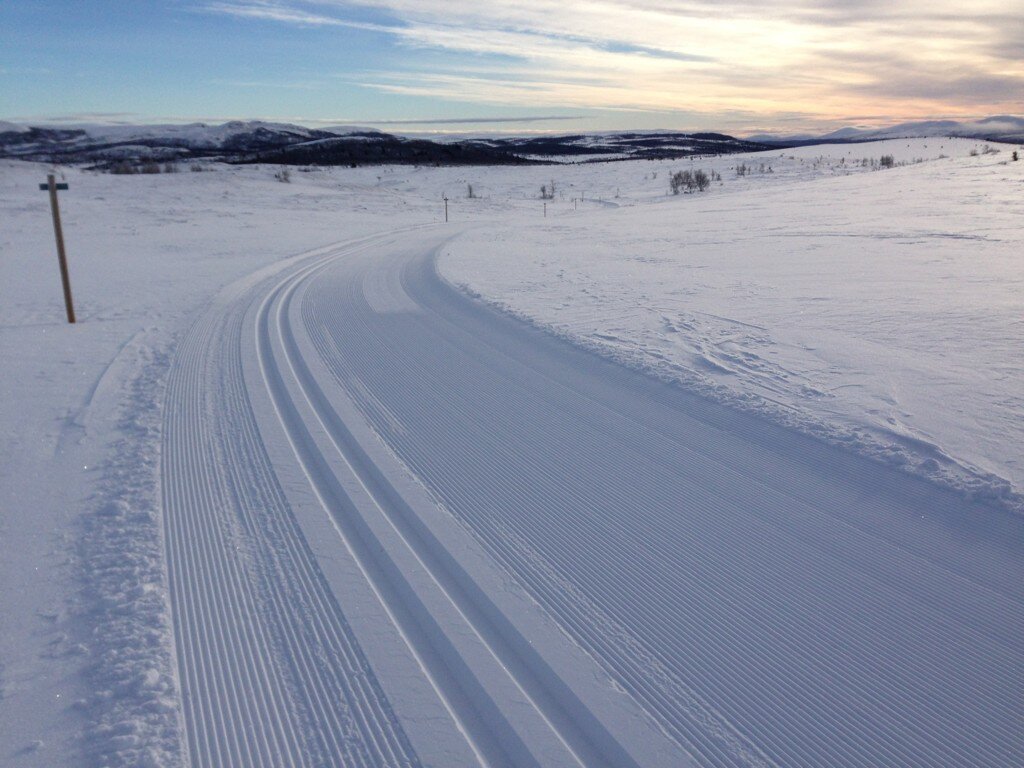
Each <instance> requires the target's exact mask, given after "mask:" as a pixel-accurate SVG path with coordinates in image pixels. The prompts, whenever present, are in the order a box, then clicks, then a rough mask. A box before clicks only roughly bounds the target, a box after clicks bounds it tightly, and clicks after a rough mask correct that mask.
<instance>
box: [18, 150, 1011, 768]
mask: <svg viewBox="0 0 1024 768" xmlns="http://www.w3.org/2000/svg"><path fill="white" fill-rule="evenodd" d="M972 151H974V152H976V153H977V154H974V155H972V154H971V152H972ZM982 151H983V142H980V141H979V142H969V141H965V140H956V141H948V140H942V139H939V140H920V141H906V140H900V141H890V142H887V143H884V144H880V145H866V146H865V145H857V146H849V147H836V146H832V147H824V148H823V147H806V148H801V149H795V150H786V151H784V152H780V151H775V152H771V153H761V154H755V155H746V156H736V157H721V158H715V159H707V158H704V159H699V160H693V161H691V160H689V159H686V160H677V161H672V162H659V161H654V162H644V163H612V164H592V165H569V166H528V167H467V168H433V167H420V168H415V167H412V166H404V167H387V166H383V167H365V168H364V167H360V168H354V169H352V168H348V167H342V168H332V169H320V170H313V171H300V170H298V169H293V171H292V174H291V182H290V183H287V184H283V183H280V182H279V181H277V180H275V173H276V172H277V171H279V169H278V168H275V167H261V166H246V167H239V166H224V165H218V164H213V163H204V164H203V165H202V166H200V167H203V168H205V169H206V171H207V172H203V173H178V174H167V175H165V174H160V175H152V176H140V175H131V176H117V175H107V174H100V173H92V172H87V171H83V170H81V169H74V168H71V169H68V168H63V169H58V170H59V172H60V173H61V174H62V177H63V180H65V181H67V182H68V183H69V186H70V189H69V190H67V192H61V193H60V194H61V204H62V206H63V214H64V224H65V235H66V238H67V242H68V250H69V256H70V262H71V276H72V281H73V285H74V289H75V298H76V302H77V306H78V310H79V320H80V322H79V324H78V325H75V326H68V325H67V324H66V323H65V322H64V320H63V310H62V306H61V294H60V288H59V281H58V277H57V270H56V265H55V264H54V263H53V262H54V260H55V259H54V256H53V241H52V237H53V234H52V229H51V222H50V218H49V211H48V208H47V205H48V203H47V197H46V195H45V194H44V193H42V192H40V191H39V189H38V183H39V182H40V181H41V180H43V178H45V174H46V173H47V172H48V170H50V166H48V165H44V164H33V163H24V162H20V161H0V209H2V210H3V219H2V226H0V252H2V258H0V358H2V359H3V361H4V366H3V376H2V377H0V387H2V394H3V397H2V398H0V508H2V510H3V513H2V515H0V541H2V542H3V545H2V546H3V556H2V557H0V583H2V584H3V585H4V587H5V588H4V590H3V591H2V594H0V627H2V628H3V631H2V632H0V763H4V764H7V763H10V764H11V765H17V766H33V767H36V766H46V767H47V768H52V767H53V766H71V765H80V764H83V763H85V764H95V765H132V766H134V765H142V764H149V765H179V764H182V763H184V762H186V760H187V759H188V757H191V759H192V761H193V762H192V764H195V765H198V764H203V763H205V762H209V763H217V764H220V765H239V766H243V765H244V766H251V765H268V766H271V765H280V764H295V765H302V764H310V765H322V764H331V763H333V762H337V761H338V760H342V761H344V762H346V764H353V765H360V764H363V765H381V764H386V765H391V764H401V763H402V762H403V761H405V762H406V763H411V764H416V760H417V759H419V760H420V761H421V762H422V763H423V764H431V763H433V764H435V765H463V764H472V763H473V761H474V760H475V761H477V762H480V761H481V760H489V761H490V762H492V763H501V762H503V761H504V762H505V763H512V764H523V763H525V764H542V765H555V764H561V763H562V762H565V763H568V764H573V763H574V761H575V763H577V764H578V763H579V762H582V763H584V764H587V765H593V764H601V761H602V760H603V761H604V762H606V763H611V764H613V765H615V766H616V768H618V766H622V765H630V764H631V762H630V761H631V760H633V761H635V762H636V763H637V764H639V765H644V766H645V768H646V766H648V765H656V764H659V762H658V761H659V760H662V761H663V763H662V764H668V765H672V766H677V765H683V764H685V761H686V760H687V759H688V758H689V759H692V760H693V761H695V762H696V763H698V764H701V765H704V764H706V765H719V766H750V765H761V766H763V765H779V766H783V765H785V766H790V765H794V766H817V765H837V766H842V765H849V766H854V765H859V766H863V765H883V764H890V763H891V764H908V765H916V764H921V765H950V766H954V765H955V766H962V765H965V764H967V765H1008V766H1009V765H1015V764H1017V763H1019V762H1020V758H1021V755H1024V742H1022V741H1021V734H1020V731H1019V729H1016V728H1015V727H1014V725H1015V724H1016V722H1018V721H1019V720H1020V716H1021V712H1022V707H1021V701H1020V697H1019V696H1018V695H1017V688H1016V687H1015V684H1016V681H1017V678H1016V677H1014V676H1013V675H1009V674H1007V670H1013V669H1017V668H1019V667H1020V666H1021V659H1022V658H1024V656H1022V654H1024V648H1022V647H1021V645H1020V642H1021V637H1024V632H1022V629H1021V628H1022V626H1024V609H1022V605H1024V595H1022V594H1021V591H1020V589H1021V584H1024V577H1022V567H1024V566H1022V562H1021V556H1020V553H1021V551H1024V548H1022V542H1024V527H1022V525H1021V524H1020V520H1019V518H1017V517H1015V516H1014V515H1012V514H1009V513H1006V512H1005V511H1004V510H1001V509H999V508H998V507H996V506H993V505H991V504H989V503H988V501H990V500H996V501H1000V502H1006V503H1009V504H1012V503H1013V502H1014V498H1015V497H1013V496H1011V495H1007V494H1006V493H1005V492H1004V489H1005V484H1003V485H1001V484H1000V481H999V480H997V479H996V478H994V477H993V475H998V476H999V477H1001V478H1003V479H1005V480H1006V481H1007V482H1010V483H1015V484H1018V486H1019V480H1018V478H1019V470H1020V463H1019V462H1020V458H1019V457H1020V452H1019V448H1018V446H1019V445H1020V444H1021V441H1022V440H1021V429H1022V427H1021V424H1024V419H1022V418H1021V413H1022V410H1024V404H1022V402H1021V390H1020V385H1019V381H1020V380H1021V379H1022V377H1024V371H1022V368H1024V365H1022V364H1021V362H1020V355H1019V349H1020V348H1021V345H1022V342H1024V340H1022V338H1021V335H1020V334H1021V326H1020V322H1019V320H1020V317H1021V316H1022V314H1024V313H1022V309H1021V304H1020V294H1021V291H1020V290H1019V289H1020V287H1021V283H1020V275H1019V271H1020V270H1019V268H1018V267H1019V264H1018V261H1019V258H1018V256H1017V254H1018V253H1019V252H1020V251H1021V250H1022V249H1021V243H1020V237H1021V236H1020V231H1021V230H1020V227H1019V224H1018V222H1019V219H1020V216H1021V210H1020V203H1019V200H1020V191H1021V188H1022V186H1024V180H1022V176H1021V173H1022V170H1024V162H1021V163H1016V164H1015V163H1013V162H1011V161H1010V160H1009V150H1008V148H1005V147H1001V148H1000V152H999V154H988V155H985V154H981V152H982ZM882 153H885V154H892V155H893V156H894V158H895V161H896V163H897V164H899V163H906V165H901V166H899V167H896V168H893V169H889V170H873V169H874V168H877V167H878V164H877V162H874V163H872V162H871V161H872V160H875V161H877V159H878V157H879V155H880V154H882ZM864 159H867V160H868V162H867V163H866V164H865V163H864V162H863V161H864ZM917 161H920V162H917ZM740 164H742V165H743V166H745V167H746V168H747V169H748V171H749V173H747V174H746V175H744V176H742V177H741V176H738V175H737V171H736V168H737V166H738V165H740ZM700 167H703V168H704V169H705V170H716V171H718V172H720V173H721V175H722V181H721V183H720V184H719V183H718V182H716V183H715V184H714V185H713V186H712V189H711V190H709V191H708V192H706V193H704V195H702V196H701V195H684V196H680V197H672V196H670V195H668V175H669V173H670V172H671V171H676V170H681V169H692V168H700ZM552 181H553V182H555V190H556V191H555V195H554V199H551V200H547V201H542V200H540V199H539V196H538V193H539V190H540V187H541V185H545V186H549V187H550V185H551V182H552ZM470 186H471V187H472V190H473V195H472V197H470V196H469V187H470ZM442 198H447V209H448V213H449V217H450V220H451V221H450V223H449V224H448V225H447V227H445V226H443V224H442V222H443V218H444V212H445V205H444V202H443V200H442ZM545 214H546V218H545ZM424 225H437V226H432V227H426V228H424ZM399 230H401V231H399ZM463 232H465V237H464V238H463V239H461V240H458V241H456V242H454V243H452V244H450V245H442V246H441V253H442V256H441V267H442V269H443V274H444V275H445V276H447V279H449V280H451V281H456V282H459V283H468V284H470V285H471V286H473V290H475V291H476V292H478V293H481V294H483V295H484V296H485V297H486V298H487V300H488V301H489V302H490V303H491V304H500V305H502V306H504V307H506V308H508V309H510V310H511V311H513V312H514V313H515V314H517V315H520V316H525V317H528V318H529V319H530V321H531V323H532V324H533V326H534V327H533V328H532V329H531V328H528V327H524V325H523V324H522V323H519V322H518V321H515V320H513V319H509V318H507V317H502V316H500V315H495V314H494V313H492V312H491V311H490V310H489V308H488V307H487V306H484V305H481V304H480V303H479V302H477V301H475V300H472V299H470V298H468V297H466V296H460V295H459V294H458V293H457V292H455V291H454V290H453V289H452V287H451V285H450V284H448V283H446V282H445V281H444V279H442V278H441V277H439V275H438V273H437V272H436V271H435V268H434V265H435V260H434V251H435V249H436V248H437V247H438V244H439V243H441V242H442V241H444V240H446V239H447V238H448V237H449V236H455V235H457V234H460V233H463ZM289 257H291V258H289ZM354 329H359V331H358V332H353V330H354ZM553 336H562V337H565V339H558V338H553ZM566 339H567V340H568V341H569V342H571V344H566V343H565V340H566ZM579 345H584V346H586V347H588V348H590V349H591V350H594V351H597V352H598V353H599V355H598V356H594V355H592V354H590V352H588V351H582V352H581V351H580V350H579V349H578V346H579ZM607 357H612V358H615V359H618V360H621V361H625V362H626V363H628V364H629V366H632V367H634V368H636V367H639V368H641V369H642V372H641V373H639V374H638V373H637V372H636V371H631V370H628V369H624V368H622V367H620V366H618V365H616V364H614V363H613V362H609V361H608V360H607V359H606V358H607ZM649 372H653V373H655V374H656V375H657V376H658V377H661V378H667V379H669V382H668V383H664V382H659V381H655V380H652V378H651V377H649V376H646V373H649ZM694 390H696V391H694ZM708 394H710V395H711V396H712V397H715V398H720V399H721V400H723V401H725V403H726V406H724V407H723V405H722V403H714V402H711V401H709V400H708V399H707V398H706V397H704V395H708ZM733 406H736V407H733ZM742 411H755V412H756V413H755V414H751V413H744V412H742ZM763 416H768V417H770V420H765V419H763V418H762V417H763ZM772 420H774V423H773V421H772ZM780 422H781V424H782V425H781V426H780ZM808 431H810V432H812V433H814V435H815V436H816V437H815V436H812V437H809V436H808V435H806V434H801V433H802V432H808ZM818 437H824V438H825V439H826V440H832V441H834V442H836V443H838V445H827V444H825V443H823V442H821V441H820V440H819V439H817V438H818ZM851 449H853V450H851ZM857 451H867V452H869V453H872V455H875V456H882V457H883V458H885V459H886V460H887V461H888V462H890V464H893V463H896V462H900V461H902V462H903V466H905V467H908V468H910V469H912V470H914V471H915V472H918V473H921V472H923V473H925V474H927V475H929V476H931V477H937V478H939V479H940V480H944V481H945V482H947V483H949V482H952V483H954V484H959V487H960V489H961V490H964V489H968V490H973V491H974V493H975V495H976V496H977V497H978V498H976V499H975V500H973V501H969V500H965V498H964V496H963V494H962V493H959V494H955V493H951V492H949V491H948V490H946V489H942V488H936V487H935V486H934V485H933V484H931V483H928V482H924V481H921V480H920V479H918V478H915V477H911V476H908V475H907V473H905V472H903V471H901V469H900V468H899V467H893V466H888V467H884V466H883V467H879V466H877V464H876V463H874V462H871V461H867V460H864V459H863V457H860V456H857V455H856V452H857ZM986 473H988V474H986ZM1015 473H1018V474H1015ZM346 498H347V499H349V500H350V501H351V502H352V503H351V504H349V503H347V502H345V501H344V499H346ZM168 577H170V579H171V580H172V581H168ZM183 693H184V695H183ZM837 733H841V734H842V738H841V739H837V738H836V734H837ZM481 755H482V756H484V757H483V758H481ZM510 756H511V759H509V758H510ZM580 756H582V757H580ZM577 758H579V759H577ZM531 760H532V761H533V762H532V763H531V762H530V761H531Z"/></svg>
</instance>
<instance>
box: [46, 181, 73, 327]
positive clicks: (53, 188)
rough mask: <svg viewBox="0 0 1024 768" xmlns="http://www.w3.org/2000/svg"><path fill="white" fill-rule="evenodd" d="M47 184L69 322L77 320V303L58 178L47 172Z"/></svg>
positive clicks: (65, 307)
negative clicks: (71, 276)
mask: <svg viewBox="0 0 1024 768" xmlns="http://www.w3.org/2000/svg"><path fill="white" fill-rule="evenodd" d="M46 184H47V186H48V187H49V191H50V210H51V211H52V212H53V234H54V236H55V237H56V238H57V260H58V261H59V262H60V281H61V284H62V285H63V286H64V309H65V310H67V313H68V322H69V323H74V322H75V305H74V302H73V301H72V300H71V278H70V277H69V275H68V257H67V255H66V254H65V253H64V230H63V229H61V226H60V207H59V206H58V205H57V179H56V178H55V177H54V175H53V174H52V173H50V174H47V176H46Z"/></svg>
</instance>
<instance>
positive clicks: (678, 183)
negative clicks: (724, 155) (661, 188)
mask: <svg viewBox="0 0 1024 768" xmlns="http://www.w3.org/2000/svg"><path fill="white" fill-rule="evenodd" d="M719 178H721V177H720V176H719ZM710 186H711V176H708V174H707V173H705V172H704V171H703V170H700V169H698V170H696V171H692V172H691V171H676V172H675V173H673V174H672V175H670V176H669V177H668V187H669V190H671V192H672V194H673V195H678V194H679V193H680V192H686V193H687V194H689V193H690V192H703V191H704V190H705V189H707V188H708V187H710Z"/></svg>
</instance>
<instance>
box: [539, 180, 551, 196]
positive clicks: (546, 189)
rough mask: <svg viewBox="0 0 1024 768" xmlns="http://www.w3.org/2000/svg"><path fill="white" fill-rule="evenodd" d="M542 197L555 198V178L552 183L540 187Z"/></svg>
mask: <svg viewBox="0 0 1024 768" xmlns="http://www.w3.org/2000/svg"><path fill="white" fill-rule="evenodd" d="M540 199H541V200H554V199H555V180H554V179H552V180H551V185H550V186H549V185H547V184H542V185H541V187H540Z"/></svg>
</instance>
